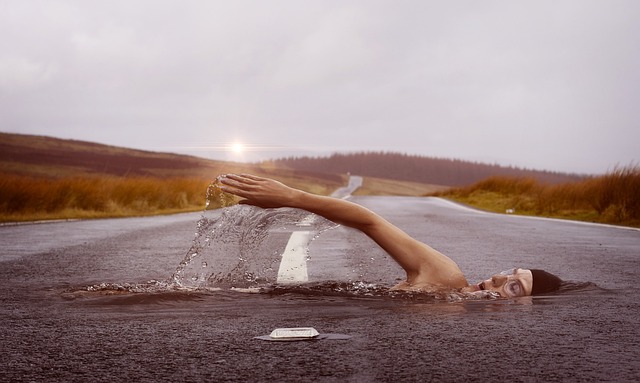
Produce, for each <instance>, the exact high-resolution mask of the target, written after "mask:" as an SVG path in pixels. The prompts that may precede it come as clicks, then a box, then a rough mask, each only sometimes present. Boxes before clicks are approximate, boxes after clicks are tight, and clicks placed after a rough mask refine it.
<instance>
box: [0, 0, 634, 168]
mask: <svg viewBox="0 0 640 383" xmlns="http://www.w3.org/2000/svg"><path fill="white" fill-rule="evenodd" d="M0 121H1V125H0V131H5V132H14V133H26V134H38V135H48V136H55V137H61V138H73V139H79V140H87V141H94V142H100V143H106V144H110V145H118V146H125V147H130V148H139V149H145V150H154V151H170V152H178V153H187V154H194V155H198V156H201V157H206V158H215V159H225V160H250V161H253V160H260V159H267V158H274V157H280V156H285V155H309V156H318V155H325V154H331V153H334V152H354V151H370V150H375V151H393V152H402V153H409V154H420V155H426V156H435V157H445V158H456V159H463V160H472V161H481V162H489V163H498V164H501V165H513V166H519V167H527V168H533V169H544V170H553V171H563V172H564V171H566V172H579V173H604V172H606V171H607V170H610V169H612V168H613V167H614V166H616V165H621V166H626V165H630V164H637V163H638V160H639V159H640V144H639V142H640V1H637V0H629V1H618V0H600V1H592V0H575V1H562V0H553V1H544V0H535V1H506V0H505V1H478V0H470V1H437V2H436V1H425V0H416V1H398V0H393V1H392V0H388V1H374V0H362V1H346V0H341V1H327V0H322V1H320V0H318V1H302V0H290V1H257V0H256V1H238V0H233V1H232V0H226V1H204V0H203V1H188V0H186V1H185V0H180V1H177V0H176V1H159V0H138V1H136V0H126V1H114V0H110V1H102V0H100V1H97V0H96V1H91V0H76V1H55V0H46V1H36V0H0ZM234 142H239V143H242V144H243V145H244V147H245V150H244V151H243V152H242V153H234V152H231V151H230V150H229V147H230V145H232V144H233V143H234Z"/></svg>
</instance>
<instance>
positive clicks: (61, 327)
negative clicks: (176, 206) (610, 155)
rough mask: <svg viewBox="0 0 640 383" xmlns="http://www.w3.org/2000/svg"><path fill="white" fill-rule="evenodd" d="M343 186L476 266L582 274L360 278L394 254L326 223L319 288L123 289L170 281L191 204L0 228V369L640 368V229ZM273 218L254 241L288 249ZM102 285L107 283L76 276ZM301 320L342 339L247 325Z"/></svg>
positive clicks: (349, 375) (29, 372)
mask: <svg viewBox="0 0 640 383" xmlns="http://www.w3.org/2000/svg"><path fill="white" fill-rule="evenodd" d="M351 198H352V200H353V201H354V202H357V203H361V204H363V205H365V206H367V207H369V208H371V209H372V210H374V211H376V212H378V213H380V214H382V215H383V216H385V217H386V218H388V219H389V220H391V221H392V222H394V223H396V224H397V225H399V226H400V227H402V228H403V229H405V230H406V231H408V232H409V233H410V234H411V235H413V236H415V237H417V238H418V239H420V240H422V241H424V242H426V243H429V244H430V245H432V246H433V247H435V248H436V249H438V250H440V251H441V252H443V253H445V254H447V255H449V256H450V257H451V258H453V259H454V260H455V261H456V262H458V264H459V265H460V267H461V269H462V270H463V271H464V272H465V273H466V275H467V276H468V279H469V280H470V281H477V280H481V279H484V278H486V277H488V276H490V275H491V274H492V273H494V272H496V271H500V270H504V269H507V268H510V267H514V266H517V267H538V268H543V269H546V270H548V271H550V272H553V273H556V274H558V275H559V276H561V277H562V278H563V279H566V280H571V281H575V282H577V286H578V287H579V288H577V289H575V290H573V291H570V292H568V293H565V294H561V295H556V296H547V297H534V298H532V297H527V298H519V299H513V300H476V301H472V300H469V301H465V300H462V301H451V300H447V299H434V297H432V296H390V295H377V294H370V293H367V291H368V290H367V289H368V287H367V286H382V287H384V286H390V285H393V284H395V283H396V282H397V280H398V278H401V277H402V275H403V273H402V270H401V269H400V268H399V267H398V266H397V265H395V264H394V263H393V261H392V260H390V259H389V257H387V256H386V255H385V254H384V253H383V252H382V251H380V250H379V249H378V248H377V247H376V245H375V244H374V243H373V242H372V241H370V240H369V239H368V238H366V237H364V236H362V235H361V234H360V233H358V232H356V231H354V230H351V229H347V228H343V227H338V228H333V229H330V230H328V231H326V232H324V233H323V234H322V235H320V237H318V238H317V239H315V240H314V241H313V242H311V245H310V249H309V254H308V257H307V258H308V260H307V261H306V262H307V263H306V266H307V275H308V283H309V284H312V285H313V286H320V287H319V288H307V289H304V288H301V289H296V288H294V287H286V286H285V287H283V288H281V289H274V290H271V291H270V292H263V293H258V294H251V293H241V292H238V291H231V290H229V289H223V290H220V291H214V290H209V291H199V292H187V291H182V292H181V291H173V290H170V289H166V290H162V289H159V290H149V291H144V288H143V291H142V292H139V293H132V292H131V291H133V290H135V289H134V288H132V287H131V286H134V287H135V286H143V287H144V286H150V285H149V283H150V282H149V281H152V280H153V281H167V280H170V278H171V276H172V275H173V274H174V273H175V272H176V269H177V268H178V265H179V264H180V262H181V261H182V260H183V259H184V258H185V255H186V253H187V251H188V250H189V249H190V247H191V246H192V243H193V239H194V233H195V232H196V230H197V229H196V222H197V221H198V217H199V214H182V215H175V216H167V217H151V218H130V219H113V220H95V221H76V222H60V223H51V224H40V225H21V226H5V227H0V266H1V267H0V318H1V320H2V327H1V328H0V341H1V343H2V347H1V349H0V363H1V366H2V368H1V369H0V381H11V382H31V381H47V382H53V381H65V382H74V381H77V382H85V381H92V382H118V381H127V382H130V381H136V382H158V381H207V382H212V381H220V382H224V381H229V382H231V381H238V382H246V381H258V382H260V381H265V382H266V381H269V382H274V381H277V382H287V381H291V382H299V381H319V382H387V381H394V382H404V381H406V382H417V381H445V382H446V381H451V382H459V381H480V380H489V379H490V380H492V381H499V380H512V381H525V382H534V381H545V382H548V381H616V382H633V381H638V380H640V362H639V361H638V357H639V356H640V355H639V354H640V315H638V314H639V313H640V310H639V309H640V307H639V306H640V303H639V302H640V299H639V298H638V296H637V294H638V293H637V292H636V285H637V283H638V281H639V280H640V267H638V265H639V263H638V257H639V256H640V232H639V231H637V230H631V229H624V228H614V227H607V226H598V225H586V224H580V223H573V222H567V221H556V220H540V219H530V218H522V217H517V216H511V215H508V216H507V215H496V214H488V213H482V212H477V211H473V210H470V209H466V208H462V207H459V206H457V205H454V204H452V203H450V202H447V201H444V200H441V199H436V198H416V197H357V198H356V197H351ZM247 208H248V207H247ZM276 231H277V230H276ZM280 231H281V232H276V233H275V234H274V235H270V236H268V237H267V239H265V240H264V242H262V244H261V246H262V247H263V252H264V254H265V256H266V257H272V256H273V254H282V252H283V251H284V249H285V247H286V245H287V242H288V240H289V238H290V235H291V231H287V230H285V229H284V228H283V229H282V230H280ZM275 266H277V265H275ZM275 266H274V267H273V270H272V271H269V273H273V277H274V278H276V275H277V269H278V267H275ZM209 267H216V266H215V265H209ZM267 274H268V273H267V272H266V271H265V275H267ZM329 281H331V282H329ZM360 282H362V283H360ZM585 282H592V283H593V284H591V285H590V284H586V283H585ZM96 286H98V287H99V286H107V287H106V288H105V289H104V290H102V291H101V293H100V294H91V293H90V292H87V289H91V288H95V287H96ZM118 286H119V287H120V290H119V287H118ZM350 286H351V287H353V286H355V292H351V293H345V290H348V289H349V287H350ZM359 286H360V287H362V286H365V288H364V289H361V290H358V287H359ZM299 326H304V327H314V328H316V329H317V330H318V331H319V332H320V333H338V334H345V335H349V336H351V338H349V339H347V340H317V341H304V342H286V343H285V342H265V341H262V340H257V339H254V337H255V336H261V335H265V334H269V333H270V332H271V330H273V329H275V328H280V327H299Z"/></svg>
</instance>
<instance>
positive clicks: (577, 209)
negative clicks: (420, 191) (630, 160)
mask: <svg viewBox="0 0 640 383" xmlns="http://www.w3.org/2000/svg"><path fill="white" fill-rule="evenodd" d="M437 195H439V196H443V197H447V198H451V199H453V200H455V201H458V202H462V203H466V204H469V205H472V206H476V207H478V208H481V209H485V210H489V211H494V212H502V213H504V212H506V211H507V210H513V211H514V212H515V213H516V214H523V215H536V216H545V217H555V218H566V219H576V220H582V221H591V222H600V223H609V224H615V225H625V226H636V227H640V167H638V166H628V167H622V168H616V169H614V170H613V171H611V172H609V173H608V174H606V175H604V176H600V177H593V178H589V179H586V180H584V181H578V182H572V183H565V184H556V185H548V184H542V183H539V182H537V181H535V180H533V179H528V178H506V177H491V178H488V179H486V180H483V181H480V182H478V183H476V184H474V185H471V186H468V187H463V188H456V189H451V190H449V191H447V192H444V193H437Z"/></svg>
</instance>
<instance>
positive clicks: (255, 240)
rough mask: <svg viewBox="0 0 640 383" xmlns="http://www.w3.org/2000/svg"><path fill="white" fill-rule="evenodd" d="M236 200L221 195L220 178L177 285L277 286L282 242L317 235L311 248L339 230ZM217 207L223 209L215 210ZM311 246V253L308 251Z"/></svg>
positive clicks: (292, 212)
mask: <svg viewBox="0 0 640 383" xmlns="http://www.w3.org/2000/svg"><path fill="white" fill-rule="evenodd" d="M236 202H237V200H236V199H235V197H234V196H232V195H230V194H228V193H225V192H223V191H222V190H221V189H220V178H219V177H218V178H217V179H216V180H214V181H213V182H212V183H211V184H210V185H209V187H208V188H207V203H206V208H205V210H204V211H203V213H202V216H201V218H200V219H199V220H198V223H197V229H196V233H195V238H194V240H193V244H192V246H191V248H190V249H189V251H187V254H186V255H185V257H184V259H183V260H182V262H180V264H179V266H178V268H177V269H176V271H175V273H174V274H173V275H172V277H171V282H172V283H173V284H175V286H176V287H177V288H186V289H194V288H195V289H198V288H209V287H222V288H231V287H236V288H237V287H241V288H247V287H255V286H262V285H268V284H273V283H275V282H276V278H277V266H278V264H279V261H280V255H281V250H282V249H279V248H278V247H277V244H279V243H281V242H282V240H281V239H280V240H278V239H277V238H274V237H279V236H280V237H281V236H282V235H283V234H289V233H291V232H292V231H295V230H299V229H300V227H301V226H303V227H304V230H309V231H313V232H314V233H315V235H313V236H311V238H310V239H309V243H310V242H311V241H313V240H314V239H316V238H318V236H319V235H320V233H322V232H324V231H326V230H328V229H330V228H333V227H336V226H337V224H335V223H333V222H331V221H328V220H326V219H324V218H321V217H318V216H315V215H313V214H311V213H309V212H307V211H304V210H300V209H293V208H280V209H261V208H257V207H254V206H249V205H235V203H236ZM214 203H216V204H217V205H219V206H221V207H222V209H216V210H211V209H210V207H211V206H213V205H214ZM308 245H309V244H307V248H308Z"/></svg>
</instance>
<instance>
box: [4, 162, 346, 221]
mask: <svg viewBox="0 0 640 383" xmlns="http://www.w3.org/2000/svg"><path fill="white" fill-rule="evenodd" d="M231 170H235V171H238V170H240V171H242V170H245V169H242V167H240V166H238V167H232V169H231ZM251 170H256V169H251ZM254 173H258V174H262V175H266V176H269V174H265V171H264V170H262V171H260V170H259V171H257V172H254ZM285 173H286V172H285ZM213 178H214V179H215V177H213ZM279 179H280V180H282V181H283V182H285V183H287V184H289V185H292V186H294V187H298V188H301V189H304V190H307V191H309V192H313V193H317V194H329V193H330V192H332V191H333V190H335V189H336V188H337V187H339V186H341V184H342V183H341V182H340V180H341V179H340V177H337V178H334V179H331V180H323V179H316V178H313V177H304V176H302V177H299V176H298V177H297V176H295V175H293V174H291V173H289V174H287V175H285V176H284V177H279ZM210 183H211V179H207V178H204V177H175V178H156V177H115V176H73V177H66V178H42V177H28V176H20V175H14V174H5V175H0V222H21V221H36V220H49V219H74V218H106V217H127V216H143V215H158V214H171V213H178V212H188V211H198V210H202V209H204V208H205V204H206V196H207V189H208V186H209V184H210ZM220 205H221V200H220V199H219V198H213V199H212V200H211V204H210V205H209V209H211V208H218V207H220Z"/></svg>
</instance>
